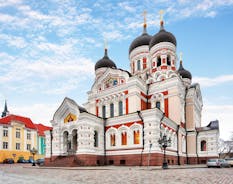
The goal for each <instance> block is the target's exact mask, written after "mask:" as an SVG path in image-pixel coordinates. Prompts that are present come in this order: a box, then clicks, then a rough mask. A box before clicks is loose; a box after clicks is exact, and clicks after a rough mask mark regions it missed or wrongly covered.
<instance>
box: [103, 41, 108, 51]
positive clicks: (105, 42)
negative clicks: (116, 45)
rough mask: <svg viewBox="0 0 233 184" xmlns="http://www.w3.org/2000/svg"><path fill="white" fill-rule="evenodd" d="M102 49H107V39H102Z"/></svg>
mask: <svg viewBox="0 0 233 184" xmlns="http://www.w3.org/2000/svg"><path fill="white" fill-rule="evenodd" d="M104 49H105V50H107V49H108V43H107V40H106V39H104Z"/></svg>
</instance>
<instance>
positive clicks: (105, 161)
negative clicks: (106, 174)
mask: <svg viewBox="0 0 233 184" xmlns="http://www.w3.org/2000/svg"><path fill="white" fill-rule="evenodd" d="M103 120H104V123H103V126H104V165H107V160H106V131H105V127H106V121H107V118H103Z"/></svg>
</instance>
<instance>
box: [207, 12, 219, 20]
mask: <svg viewBox="0 0 233 184" xmlns="http://www.w3.org/2000/svg"><path fill="white" fill-rule="evenodd" d="M216 15H217V12H216V11H210V12H208V13H207V14H206V17H211V18H214V17H216Z"/></svg>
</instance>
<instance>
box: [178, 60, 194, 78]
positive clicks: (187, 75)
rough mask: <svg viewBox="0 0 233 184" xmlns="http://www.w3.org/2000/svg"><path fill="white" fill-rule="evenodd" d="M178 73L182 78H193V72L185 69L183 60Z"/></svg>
mask: <svg viewBox="0 0 233 184" xmlns="http://www.w3.org/2000/svg"><path fill="white" fill-rule="evenodd" d="M178 73H179V74H180V76H181V77H182V78H188V79H190V80H191V79H192V74H191V73H190V72H189V71H188V70H185V69H184V67H183V65H182V61H180V67H179V69H178Z"/></svg>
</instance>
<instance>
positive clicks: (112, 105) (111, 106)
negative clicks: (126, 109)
mask: <svg viewBox="0 0 233 184" xmlns="http://www.w3.org/2000/svg"><path fill="white" fill-rule="evenodd" d="M113 116H114V104H113V103H111V104H110V117H111V118H112V117H113Z"/></svg>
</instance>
